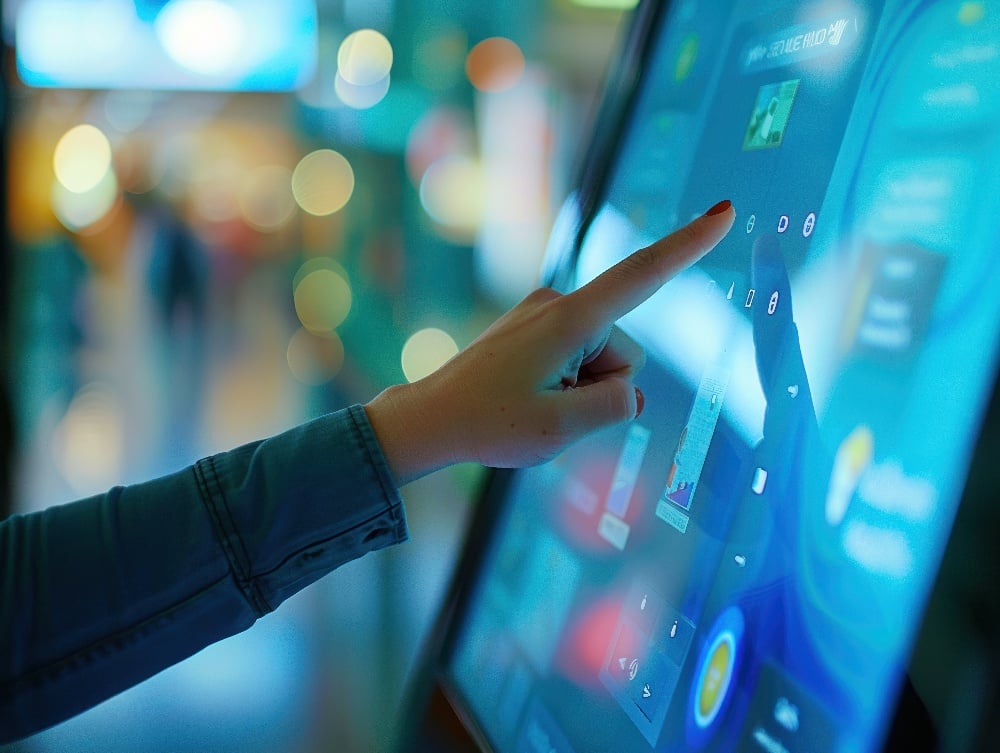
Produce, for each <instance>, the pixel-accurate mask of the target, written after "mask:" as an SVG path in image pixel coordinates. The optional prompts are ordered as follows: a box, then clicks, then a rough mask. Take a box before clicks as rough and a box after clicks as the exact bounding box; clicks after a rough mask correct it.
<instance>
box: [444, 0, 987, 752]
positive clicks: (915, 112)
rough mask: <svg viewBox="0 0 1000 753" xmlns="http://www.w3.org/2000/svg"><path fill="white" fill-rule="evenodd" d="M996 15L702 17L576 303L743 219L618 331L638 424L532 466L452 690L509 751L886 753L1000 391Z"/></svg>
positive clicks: (593, 240)
mask: <svg viewBox="0 0 1000 753" xmlns="http://www.w3.org/2000/svg"><path fill="white" fill-rule="evenodd" d="M998 176H1000V8H998V7H997V5H996V4H994V3H987V2H978V1H975V0H967V1H959V2H955V1H941V2H919V1H916V0H914V1H908V2H901V1H898V0H897V1H894V0H885V1H884V2H883V1H880V0H823V1H821V2H799V3H792V4H789V3H773V2H758V1H756V0H755V1H754V2H730V3H725V2H711V3H699V2H693V1H692V0H682V2H679V3H675V4H674V5H673V6H672V7H671V8H670V9H669V10H668V11H667V12H666V13H665V17H664V19H663V20H662V22H661V24H660V27H659V28H658V30H657V31H656V32H655V38H654V43H653V47H652V50H651V53H650V55H649V56H648V58H647V60H646V63H645V67H644V69H643V73H642V79H641V81H640V85H639V91H638V93H637V95H636V100H635V103H634V106H633V107H632V109H631V111H630V116H629V121H628V124H627V127H626V128H625V130H624V133H623V135H622V138H621V143H620V147H619V149H618V151H617V156H616V158H615V160H614V162H613V168H612V169H611V173H610V175H609V176H608V177H607V180H606V181H605V184H604V186H603V193H602V197H603V198H602V201H601V202H600V203H599V206H598V208H597V209H596V210H595V213H594V215H593V219H592V222H591V223H590V225H589V227H588V230H587V232H586V234H585V236H584V238H583V240H582V243H581V246H580V249H579V254H578V256H577V258H576V260H575V268H574V270H573V274H574V275H575V284H576V285H580V284H583V283H585V282H586V281H587V280H589V279H592V278H593V277H594V276H596V275H597V274H598V273H600V272H601V271H603V270H604V269H606V268H607V267H609V266H610V265H611V264H613V263H615V262H616V261H618V260H619V259H621V258H623V257H624V256H625V255H626V254H627V253H629V252H631V251H633V250H634V249H636V248H639V247H641V246H644V245H647V244H648V243H650V242H652V241H653V240H655V239H656V238H658V237H659V236H661V235H663V234H665V233H667V232H669V231H670V230H672V229H673V228H675V227H677V226H679V225H681V224H683V223H685V222H687V221H688V220H689V219H691V218H692V217H694V216H696V215H698V214H700V213H702V212H704V211H705V210H706V209H707V208H708V207H710V206H711V205H712V204H714V203H715V202H716V201H718V200H720V199H723V198H730V199H732V200H733V203H734V204H735V206H736V210H737V220H736V225H735V226H734V228H733V230H732V232H731V233H730V234H729V236H728V237H727V238H726V239H725V240H724V241H723V242H722V243H721V244H720V246H719V247H718V248H717V249H716V250H715V251H713V252H712V253H711V254H709V255H708V256H707V257H706V258H705V259H704V260H703V261H702V262H700V263H699V264H698V265H696V266H695V267H693V268H691V269H690V270H688V271H686V272H685V273H683V274H681V275H680V276H679V277H677V278H676V279H675V280H673V281H672V282H671V283H669V284H668V285H667V286H665V287H664V288H663V289H662V290H661V291H660V292H659V293H657V294H656V295H655V296H654V297H653V298H651V299H650V300H649V301H648V302H647V303H645V304H643V305H642V306H641V307H640V308H638V309H636V311H634V312H633V313H632V314H630V315H628V316H627V317H626V318H625V319H624V320H623V321H622V322H621V326H622V328H623V329H625V330H626V331H627V332H628V333H629V334H630V335H631V336H632V337H633V338H635V339H636V340H638V341H639V342H640V343H641V344H642V345H643V346H644V347H645V349H646V352H647V364H646V366H645V368H644V369H643V371H642V372H641V373H640V375H639V376H638V377H637V384H638V385H639V386H640V387H641V389H642V390H643V392H644V393H645V397H646V401H645V402H646V405H645V410H644V412H643V413H642V415H641V416H640V417H639V418H638V419H637V420H635V421H633V422H631V423H629V424H627V425H623V426H620V427H617V428H613V429H609V430H606V431H604V432H602V433H599V434H597V435H595V436H593V437H591V438H589V439H587V440H586V441H584V442H582V443H580V444H578V445H576V446H574V447H573V448H571V449H570V450H569V451H568V452H566V453H565V454H564V455H562V456H561V457H559V458H558V459H557V460H555V461H553V462H551V463H549V464H547V465H544V466H541V467H538V468H534V469H530V470H527V471H523V472H518V473H516V474H514V476H513V479H512V484H511V488H510V489H509V491H508V492H507V494H506V497H505V499H504V500H502V501H501V504H502V505H503V509H502V514H501V517H500V521H499V523H498V525H497V527H496V529H495V531H494V535H493V537H492V539H491V541H490V544H489V549H488V551H487V552H486V554H485V565H484V567H483V569H482V571H481V573H480V574H479V576H478V580H477V581H476V583H475V586H474V591H473V593H472V596H471V599H470V602H469V605H468V608H467V609H466V610H465V612H464V613H463V614H462V615H461V619H462V627H461V630H460V631H459V633H458V634H457V638H456V639H455V640H454V642H453V644H452V645H451V647H450V651H449V654H448V656H447V677H448V682H449V683H450V684H451V686H452V688H453V689H454V693H455V695H456V696H457V698H458V700H459V703H460V704H461V705H462V706H463V707H464V709H465V711H466V713H467V715H468V716H469V717H471V718H472V719H473V720H474V722H475V723H476V724H477V725H478V726H479V728H480V729H481V731H482V733H483V735H484V736H485V737H486V738H487V739H488V741H489V743H490V745H491V746H492V747H494V748H495V749H497V750H501V751H516V752H517V753H542V752H543V751H544V752H548V751H558V752H559V753H569V752H570V751H575V752H576V753H581V752H582V751H611V750H614V751H650V750H655V751H719V752H721V751H726V752H730V751H736V752H737V753H761V752H766V753H775V752H784V751H787V752H788V753H800V752H801V753H806V752H808V753H825V752H826V751H837V752H841V751H843V752H847V751H850V752H854V751H874V750H879V749H880V747H881V744H882V738H883V735H884V734H885V731H886V728H887V725H888V723H889V722H890V720H891V717H892V714H893V712H894V708H895V702H896V694H897V691H898V689H899V688H900V686H901V683H902V681H903V679H904V673H905V671H906V664H907V657H908V653H909V650H910V647H911V646H912V643H913V640H914V637H915V634H916V631H917V630H918V628H919V624H920V619H921V612H922V609H923V606H924V604H925V602H926V599H927V595H928V592H929V589H930V587H931V585H932V584H933V581H934V578H935V574H936V571H937V568H938V565H939V562H940V558H941V555H942V553H943V549H944V545H945V543H946V541H947V538H948V534H949V530H950V527H951V523H952V520H953V517H954V514H955V512H956V508H957V506H958V503H959V500H960V497H961V493H962V489H963V484H964V480H965V475H966V472H967V466H968V459H969V455H970V452H971V450H972V447H973V445H974V443H975V438H976V436H977V432H978V430H979V427H980V423H981V420H982V414H983V411H984V409H985V406H986V402H987V400H988V399H989V395H990V393H991V390H992V388H993V384H994V381H995V379H996V364H997V343H998V334H1000V332H998V329H1000V327H998V322H1000V294H998V291H1000V265H998V264H997V263H996V254H997V250H996V249H997V243H998V239H1000V221H998V219H997V218H998V216H1000V211H998V210H1000V207H998V206H997V203H998V202H997V196H998V195H1000V191H998V190H997V189H998V185H997V184H998Z"/></svg>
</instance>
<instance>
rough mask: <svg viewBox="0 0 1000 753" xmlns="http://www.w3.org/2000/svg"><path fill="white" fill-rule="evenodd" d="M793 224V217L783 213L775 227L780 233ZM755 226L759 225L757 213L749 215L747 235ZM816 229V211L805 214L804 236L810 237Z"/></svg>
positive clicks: (786, 230) (785, 231) (803, 223)
mask: <svg viewBox="0 0 1000 753" xmlns="http://www.w3.org/2000/svg"><path fill="white" fill-rule="evenodd" d="M791 224H792V219H791V217H789V216H788V215H787V214H783V215H780V216H779V217H778V224H777V227H776V228H775V229H776V230H777V231H778V232H779V233H787V232H788V228H789V227H790V226H791ZM755 227H757V215H756V214H751V215H750V216H749V217H747V235H749V234H750V233H752V232H753V231H754V228H755ZM815 229H816V213H815V212H810V213H809V214H807V215H806V216H805V219H804V220H802V237H803V238H808V237H809V236H810V235H812V234H813V230H815Z"/></svg>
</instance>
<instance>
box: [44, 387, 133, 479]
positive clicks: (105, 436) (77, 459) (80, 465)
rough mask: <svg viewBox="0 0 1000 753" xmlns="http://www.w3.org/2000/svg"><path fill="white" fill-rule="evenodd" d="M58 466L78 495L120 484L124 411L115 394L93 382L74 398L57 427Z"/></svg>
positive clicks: (55, 436) (56, 459)
mask: <svg viewBox="0 0 1000 753" xmlns="http://www.w3.org/2000/svg"><path fill="white" fill-rule="evenodd" d="M53 439H54V442H53V451H54V453H55V463H56V467H57V468H58V469H59V471H60V472H61V473H62V475H63V476H64V477H65V479H66V481H67V482H68V483H69V484H70V486H71V487H73V489H74V491H76V492H77V493H78V494H81V495H85V494H92V493H95V492H97V491H101V490H105V489H107V488H109V487H110V486H113V485H114V484H116V483H120V482H121V478H122V474H123V472H124V468H123V466H124V462H123V460H124V455H125V428H124V410H123V409H122V406H121V402H120V401H119V400H118V398H117V397H116V395H115V393H114V392H113V391H112V390H111V389H110V388H108V387H107V386H105V385H102V384H99V383H91V384H88V385H86V386H85V387H83V388H82V389H81V390H80V391H79V392H78V393H77V394H76V396H75V397H74V398H73V400H72V401H71V402H70V404H69V408H67V410H66V414H65V415H64V416H63V418H62V420H61V421H60V422H59V424H58V426H57V427H56V430H55V434H54V437H53Z"/></svg>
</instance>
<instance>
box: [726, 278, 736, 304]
mask: <svg viewBox="0 0 1000 753" xmlns="http://www.w3.org/2000/svg"><path fill="white" fill-rule="evenodd" d="M735 290H736V283H735V282H734V283H732V284H731V285H730V286H729V292H728V293H726V300H727V301H731V300H733V292H734V291H735Z"/></svg>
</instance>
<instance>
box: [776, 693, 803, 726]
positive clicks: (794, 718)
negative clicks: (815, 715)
mask: <svg viewBox="0 0 1000 753" xmlns="http://www.w3.org/2000/svg"><path fill="white" fill-rule="evenodd" d="M774 721H776V722H777V723H778V724H780V725H781V726H782V727H784V728H785V729H787V730H788V731H789V732H797V731H798V729H799V708H798V706H796V705H795V704H794V703H792V702H791V701H789V700H788V699H787V698H785V697H784V696H781V698H779V699H778V702H777V703H776V704H774Z"/></svg>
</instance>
